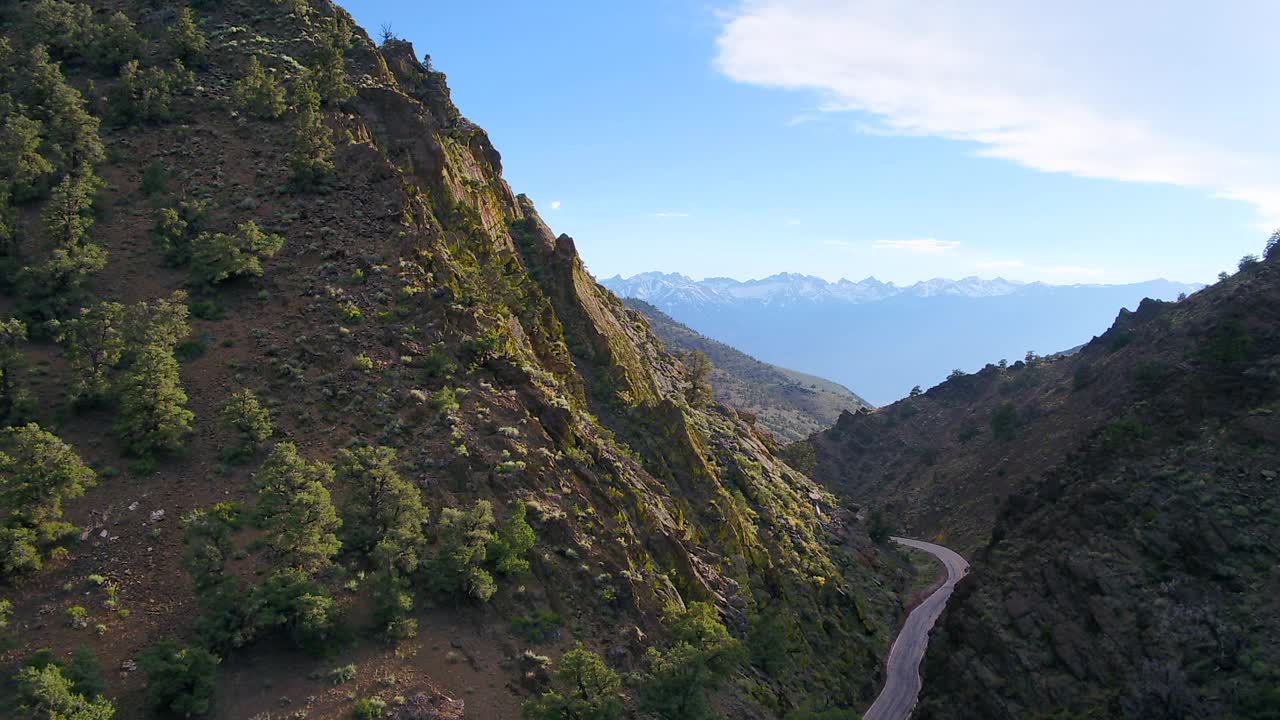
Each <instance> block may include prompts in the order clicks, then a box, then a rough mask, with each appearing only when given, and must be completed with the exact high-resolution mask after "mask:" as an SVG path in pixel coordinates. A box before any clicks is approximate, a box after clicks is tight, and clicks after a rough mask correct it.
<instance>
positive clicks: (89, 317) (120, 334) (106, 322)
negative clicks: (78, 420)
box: [54, 302, 127, 403]
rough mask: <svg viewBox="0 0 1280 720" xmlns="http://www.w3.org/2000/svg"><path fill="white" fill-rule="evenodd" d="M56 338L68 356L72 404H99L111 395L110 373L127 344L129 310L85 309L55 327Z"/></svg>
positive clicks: (113, 306)
mask: <svg viewBox="0 0 1280 720" xmlns="http://www.w3.org/2000/svg"><path fill="white" fill-rule="evenodd" d="M54 339H55V340H57V341H58V343H60V344H61V345H62V346H63V347H64V348H65V349H66V353H67V360H68V362H69V364H70V365H71V370H72V373H73V375H72V377H71V380H70V383H69V385H68V387H67V397H68V399H70V400H71V401H72V402H89V403H92V402H98V401H101V400H104V399H105V398H106V397H107V395H108V394H109V393H110V392H111V378H110V371H111V370H112V369H113V368H115V367H116V366H117V365H119V364H120V360H121V359H122V358H123V357H124V353H125V350H126V349H127V344H126V315H125V307H124V305H121V304H120V303H113V302H101V303H98V304H97V305H94V306H92V307H89V308H82V309H81V310H80V313H79V315H78V316H76V317H74V318H72V319H70V320H66V321H63V322H57V323H55V325H54Z"/></svg>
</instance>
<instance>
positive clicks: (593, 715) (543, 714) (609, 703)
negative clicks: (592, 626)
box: [521, 643, 622, 720]
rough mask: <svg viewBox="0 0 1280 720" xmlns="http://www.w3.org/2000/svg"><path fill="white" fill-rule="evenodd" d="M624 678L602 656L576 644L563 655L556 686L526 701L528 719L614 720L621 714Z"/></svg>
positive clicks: (525, 714)
mask: <svg viewBox="0 0 1280 720" xmlns="http://www.w3.org/2000/svg"><path fill="white" fill-rule="evenodd" d="M621 689H622V680H621V678H619V677H618V673H616V672H614V670H613V668H610V667H609V665H608V664H607V663H606V662H605V661H604V659H603V658H601V657H600V656H599V655H597V654H595V653H593V652H591V651H590V650H587V649H586V648H584V647H582V644H581V643H579V644H578V646H577V647H575V648H574V649H572V650H570V651H569V652H567V653H565V654H564V657H562V658H560V665H559V667H557V668H556V674H555V681H554V683H553V687H552V689H551V690H549V691H548V692H545V693H543V694H542V695H540V696H538V697H536V698H533V699H531V700H529V701H528V702H526V703H525V704H524V707H523V708H522V709H521V714H522V716H523V717H524V718H526V720H576V719H578V718H581V719H582V720H613V719H614V718H620V717H622V696H621Z"/></svg>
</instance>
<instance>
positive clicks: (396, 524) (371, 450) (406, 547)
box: [337, 447, 427, 564]
mask: <svg viewBox="0 0 1280 720" xmlns="http://www.w3.org/2000/svg"><path fill="white" fill-rule="evenodd" d="M396 462H397V459H396V452H395V450H393V449H391V448H389V447H363V448H357V449H355V450H343V451H342V452H341V453H339V455H338V461H337V478H338V480H339V482H341V483H342V484H343V486H344V487H345V489H346V495H345V502H344V503H343V513H342V522H343V530H344V539H345V544H346V545H347V546H348V547H352V548H355V549H358V550H360V551H361V552H364V553H370V552H372V551H373V549H374V546H375V545H377V544H378V543H379V542H380V541H390V542H393V543H395V544H396V545H397V546H399V548H400V550H401V553H403V552H406V551H407V552H410V553H416V552H417V551H418V549H420V548H421V547H422V545H423V544H425V542H426V536H425V534H424V532H423V525H424V524H425V523H426V522H427V508H426V506H425V505H423V503H422V492H421V491H420V490H419V489H418V488H417V486H416V485H414V484H413V483H411V482H409V481H408V480H405V479H404V478H403V477H401V476H400V473H399V472H397V471H396ZM413 564H416V563H413Z"/></svg>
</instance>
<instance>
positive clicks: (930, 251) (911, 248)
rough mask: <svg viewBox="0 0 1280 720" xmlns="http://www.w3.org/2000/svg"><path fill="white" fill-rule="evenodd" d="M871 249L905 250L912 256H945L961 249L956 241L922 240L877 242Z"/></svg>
mask: <svg viewBox="0 0 1280 720" xmlns="http://www.w3.org/2000/svg"><path fill="white" fill-rule="evenodd" d="M871 247H874V248H878V249H881V250H903V251H905V252H909V253H911V254H912V255H945V254H947V253H949V252H951V251H952V250H955V249H956V248H958V247H960V243H958V242H956V241H954V240H935V239H933V238H920V239H916V240H876V241H875V242H873V243H871Z"/></svg>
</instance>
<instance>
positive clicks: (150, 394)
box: [116, 344, 195, 458]
mask: <svg viewBox="0 0 1280 720" xmlns="http://www.w3.org/2000/svg"><path fill="white" fill-rule="evenodd" d="M119 396H120V413H119V421H118V422H117V423H116V433H117V434H118V435H119V436H120V443H121V444H122V445H123V446H124V449H125V451H126V452H128V453H130V454H131V455H134V456H135V457H140V458H148V457H150V456H151V455H152V454H154V453H156V452H172V451H176V450H180V449H181V448H182V446H183V444H184V443H185V442H186V438H187V436H188V435H190V434H191V421H192V420H193V419H194V418H195V414H194V413H192V412H191V411H190V410H188V409H187V408H186V404H187V393H186V392H185V391H184V390H183V389H182V382H181V379H180V378H179V377H178V360H177V358H175V357H174V355H173V349H172V348H170V347H166V346H164V345H159V344H151V345H147V346H145V347H143V348H142V349H141V350H140V351H139V352H138V355H137V357H136V358H135V359H134V361H133V366H132V367H131V368H130V369H129V372H128V374H127V375H125V377H124V379H123V380H122V381H121V383H120V389H119Z"/></svg>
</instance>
